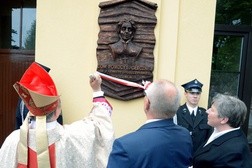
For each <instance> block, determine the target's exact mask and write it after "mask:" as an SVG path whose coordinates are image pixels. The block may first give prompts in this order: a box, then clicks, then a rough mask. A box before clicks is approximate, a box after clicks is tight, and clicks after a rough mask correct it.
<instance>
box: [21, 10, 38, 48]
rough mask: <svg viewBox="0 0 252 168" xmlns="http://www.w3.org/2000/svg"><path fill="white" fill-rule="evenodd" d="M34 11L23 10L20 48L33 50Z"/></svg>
mask: <svg viewBox="0 0 252 168" xmlns="http://www.w3.org/2000/svg"><path fill="white" fill-rule="evenodd" d="M35 30H36V9H35V8H24V9H23V27H22V48H24V49H27V50H35Z"/></svg>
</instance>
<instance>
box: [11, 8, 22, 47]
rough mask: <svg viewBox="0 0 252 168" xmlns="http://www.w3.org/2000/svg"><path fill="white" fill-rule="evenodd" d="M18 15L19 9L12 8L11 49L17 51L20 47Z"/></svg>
mask: <svg viewBox="0 0 252 168" xmlns="http://www.w3.org/2000/svg"><path fill="white" fill-rule="evenodd" d="M20 15H21V10H20V9H19V8H12V12H11V48H13V49H19V47H20Z"/></svg>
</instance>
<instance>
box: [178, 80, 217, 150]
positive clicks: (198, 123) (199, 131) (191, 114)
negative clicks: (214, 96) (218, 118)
mask: <svg viewBox="0 0 252 168" xmlns="http://www.w3.org/2000/svg"><path fill="white" fill-rule="evenodd" d="M181 86H182V87H183V88H184V89H185V93H184V95H185V97H186V103H185V104H184V105H182V106H180V107H179V109H178V111H177V114H176V118H177V124H178V125H180V126H183V127H185V128H187V129H188V130H189V131H190V134H191V137H192V141H193V152H195V151H196V150H197V148H198V147H199V146H200V145H201V144H202V143H204V142H205V141H206V140H207V139H208V138H209V136H210V135H211V133H212V127H210V126H209V125H208V124H207V113H206V109H204V108H202V107H199V105H198V103H199V100H200V96H201V92H202V86H203V84H202V83H200V82H199V81H198V80H197V79H194V80H192V81H190V82H187V83H185V84H183V85H181Z"/></svg>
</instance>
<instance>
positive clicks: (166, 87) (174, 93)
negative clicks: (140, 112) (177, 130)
mask: <svg viewBox="0 0 252 168" xmlns="http://www.w3.org/2000/svg"><path fill="white" fill-rule="evenodd" d="M146 92H147V97H148V99H149V101H150V111H151V112H153V113H155V114H154V115H155V116H156V118H172V117H173V116H174V115H175V114H176V112H177V110H178V108H179V105H180V94H179V90H178V88H177V87H176V86H175V85H174V84H173V83H172V82H170V81H167V80H159V81H157V82H153V83H152V84H151V85H150V87H149V88H148V89H147V91H146Z"/></svg>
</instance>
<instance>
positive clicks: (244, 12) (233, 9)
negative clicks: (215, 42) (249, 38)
mask: <svg viewBox="0 0 252 168" xmlns="http://www.w3.org/2000/svg"><path fill="white" fill-rule="evenodd" d="M251 11H252V1H251V0H217V6H216V18H215V23H216V24H226V25H248V26H252V23H251V21H252V12H251Z"/></svg>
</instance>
